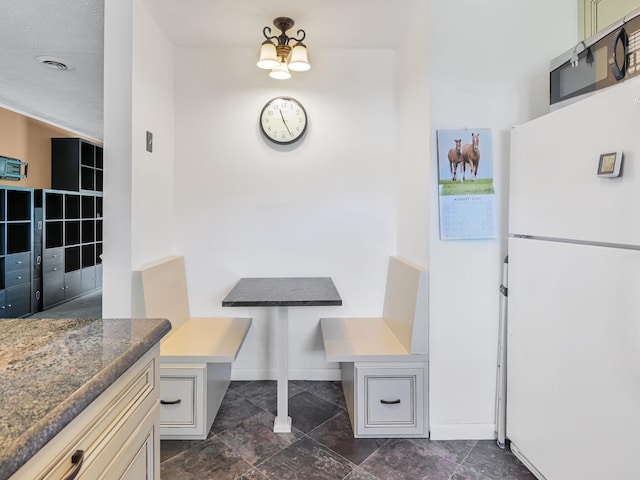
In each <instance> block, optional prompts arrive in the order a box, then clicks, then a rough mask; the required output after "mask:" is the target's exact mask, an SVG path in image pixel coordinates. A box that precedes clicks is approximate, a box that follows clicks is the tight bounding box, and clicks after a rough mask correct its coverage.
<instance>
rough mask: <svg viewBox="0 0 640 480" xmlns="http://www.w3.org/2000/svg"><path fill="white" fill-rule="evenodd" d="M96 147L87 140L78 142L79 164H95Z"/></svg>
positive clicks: (90, 165)
mask: <svg viewBox="0 0 640 480" xmlns="http://www.w3.org/2000/svg"><path fill="white" fill-rule="evenodd" d="M95 153H96V147H95V146H94V145H92V144H90V143H87V142H80V155H81V157H80V165H87V166H89V167H94V166H95Z"/></svg>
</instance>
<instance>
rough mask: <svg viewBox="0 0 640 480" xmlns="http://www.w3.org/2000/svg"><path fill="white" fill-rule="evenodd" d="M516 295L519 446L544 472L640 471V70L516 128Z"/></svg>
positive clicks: (511, 394) (514, 385) (510, 430)
mask: <svg viewBox="0 0 640 480" xmlns="http://www.w3.org/2000/svg"><path fill="white" fill-rule="evenodd" d="M615 151H622V152H623V163H622V175H621V176H619V177H600V176H598V175H597V171H598V166H599V160H600V155H601V154H605V153H610V152H615ZM508 305H509V316H508V333H507V396H506V398H507V400H506V404H507V423H506V427H507V438H508V439H509V440H510V441H511V448H512V450H513V451H514V453H515V454H516V455H517V456H518V457H519V458H520V459H521V460H522V461H523V462H524V463H525V464H526V465H527V466H529V467H530V469H531V470H532V471H533V472H534V474H535V475H536V476H537V477H538V478H540V479H545V480H608V479H612V480H613V479H615V480H639V479H640V77H636V78H635V79H631V80H628V81H626V82H624V83H622V84H620V85H617V86H615V87H612V88H610V89H608V90H605V91H603V92H601V93H598V94H596V95H594V96H592V97H589V98H587V99H585V100H582V101H580V102H578V103H575V104H573V105H570V106H567V107H565V108H563V109H560V110H557V111H555V112H553V113H550V114H548V115H545V116H543V117H540V118H538V119H535V120H533V121H531V122H529V123H526V124H524V125H521V126H517V127H515V128H514V129H513V130H512V136H511V165H510V200H509V285H508Z"/></svg>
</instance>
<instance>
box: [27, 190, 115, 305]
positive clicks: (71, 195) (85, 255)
mask: <svg viewBox="0 0 640 480" xmlns="http://www.w3.org/2000/svg"><path fill="white" fill-rule="evenodd" d="M36 197H37V200H36V202H37V203H38V204H41V205H42V211H43V218H44V231H43V234H42V238H43V251H42V282H43V283H42V291H43V301H42V306H43V308H49V307H51V306H53V305H57V304H59V303H62V302H64V301H67V300H70V299H71V298H75V297H77V296H79V295H82V294H84V293H87V292H90V291H91V290H95V289H97V288H101V287H102V259H101V257H100V256H101V254H102V219H103V216H102V215H103V213H102V204H103V202H102V196H101V195H98V194H93V195H89V194H84V193H79V192H69V191H64V190H53V189H48V190H38V191H36Z"/></svg>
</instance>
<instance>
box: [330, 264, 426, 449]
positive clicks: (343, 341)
mask: <svg viewBox="0 0 640 480" xmlns="http://www.w3.org/2000/svg"><path fill="white" fill-rule="evenodd" d="M427 274H428V272H427V270H426V269H425V268H423V267H420V266H419V265H416V264H413V263H411V262H409V261H407V260H405V259H402V258H400V257H391V258H390V259H389V269H388V274H387V285H386V290H385V299H384V307H383V314H382V317H375V318H362V317H351V318H344V317H341V318H321V319H320V325H321V329H322V338H323V342H324V350H325V355H326V359H327V361H329V362H340V369H341V377H342V388H343V391H344V395H345V400H346V404H347V410H348V412H349V418H350V420H351V426H352V427H353V433H354V436H355V437H381V438H393V437H426V436H428V434H429V431H428V426H427V425H428V414H427V410H428V409H427V398H428V395H427V389H428V361H429V355H428V285H427V281H428V278H427Z"/></svg>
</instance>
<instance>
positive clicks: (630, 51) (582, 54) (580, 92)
mask: <svg viewBox="0 0 640 480" xmlns="http://www.w3.org/2000/svg"><path fill="white" fill-rule="evenodd" d="M635 75H640V9H638V10H634V11H633V12H632V13H630V14H629V15H627V16H626V17H625V18H624V19H622V20H619V21H618V22H615V23H614V24H612V25H610V26H609V27H607V28H606V29H604V30H603V31H601V32H599V33H597V34H596V35H594V36H592V37H590V38H588V39H587V40H584V41H582V42H580V43H578V45H576V46H575V47H574V48H572V49H571V50H567V51H566V52H565V53H563V54H562V55H560V56H559V57H557V58H555V59H554V60H552V61H551V66H550V74H549V100H550V104H551V110H556V109H558V108H560V107H563V106H565V105H567V104H569V103H573V102H575V101H577V100H579V99H581V98H583V97H585V96H588V95H592V94H593V93H595V92H597V91H598V90H602V89H603V88H607V87H610V86H612V85H615V84H617V83H618V82H621V81H623V80H625V79H626V78H630V77H632V76H635Z"/></svg>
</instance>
